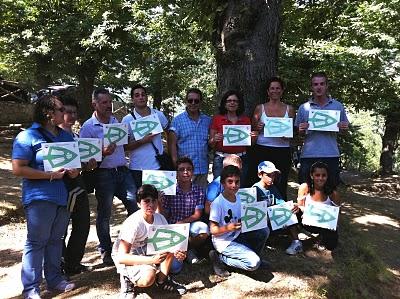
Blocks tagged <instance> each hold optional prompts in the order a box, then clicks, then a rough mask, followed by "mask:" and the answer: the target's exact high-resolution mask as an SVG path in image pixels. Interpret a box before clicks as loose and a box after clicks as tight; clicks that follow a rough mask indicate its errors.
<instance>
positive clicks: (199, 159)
mask: <svg viewBox="0 0 400 299" xmlns="http://www.w3.org/2000/svg"><path fill="white" fill-rule="evenodd" d="M202 99H203V94H202V92H201V91H200V90H199V89H197V88H191V89H189V90H188V91H187V92H186V97H185V102H186V111H184V112H183V113H181V114H179V115H177V116H176V117H175V118H174V119H173V120H172V123H171V127H170V128H169V142H168V145H169V153H170V154H171V157H172V161H173V162H174V164H175V166H176V161H177V160H178V158H179V157H188V158H190V159H191V160H192V161H193V164H194V175H193V183H194V184H197V185H199V186H201V187H203V188H206V187H207V184H208V181H207V175H208V129H209V127H210V123H211V118H210V117H209V116H208V115H205V114H203V113H201V112H200V105H201V102H202Z"/></svg>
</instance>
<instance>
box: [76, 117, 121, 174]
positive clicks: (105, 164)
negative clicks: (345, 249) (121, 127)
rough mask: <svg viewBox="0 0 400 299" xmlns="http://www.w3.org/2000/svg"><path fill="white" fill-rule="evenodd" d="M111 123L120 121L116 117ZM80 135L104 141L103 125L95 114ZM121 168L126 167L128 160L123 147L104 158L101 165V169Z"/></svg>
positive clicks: (118, 147)
mask: <svg viewBox="0 0 400 299" xmlns="http://www.w3.org/2000/svg"><path fill="white" fill-rule="evenodd" d="M109 123H110V124H116V123H118V120H117V119H116V118H115V117H114V116H111V117H110V121H109ZM79 135H80V137H81V138H100V139H103V137H104V133H103V123H101V122H99V120H98V119H97V118H96V116H95V115H94V113H93V115H92V117H91V118H89V119H88V120H87V121H85V122H84V124H83V125H82V128H81V131H80V133H79ZM119 166H126V158H125V152H124V146H123V145H118V146H117V147H116V149H115V151H114V152H113V153H112V154H111V155H109V156H106V157H103V161H102V162H101V164H100V168H115V167H119Z"/></svg>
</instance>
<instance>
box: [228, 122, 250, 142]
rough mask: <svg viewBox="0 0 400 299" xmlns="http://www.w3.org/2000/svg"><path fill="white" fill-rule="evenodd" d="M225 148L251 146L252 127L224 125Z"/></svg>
mask: <svg viewBox="0 0 400 299" xmlns="http://www.w3.org/2000/svg"><path fill="white" fill-rule="evenodd" d="M222 133H223V135H224V139H223V141H222V145H223V146H244V145H245V146H248V145H251V135H250V134H251V126H250V125H223V126H222Z"/></svg>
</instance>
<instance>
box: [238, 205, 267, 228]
mask: <svg viewBox="0 0 400 299" xmlns="http://www.w3.org/2000/svg"><path fill="white" fill-rule="evenodd" d="M265 216H266V214H265V213H264V212H263V211H262V210H260V209H257V208H255V207H247V208H246V212H245V213H244V216H243V217H242V222H244V224H245V225H246V227H247V228H252V227H253V226H256V225H257V224H259V223H260V222H261V220H263V219H264V217H265Z"/></svg>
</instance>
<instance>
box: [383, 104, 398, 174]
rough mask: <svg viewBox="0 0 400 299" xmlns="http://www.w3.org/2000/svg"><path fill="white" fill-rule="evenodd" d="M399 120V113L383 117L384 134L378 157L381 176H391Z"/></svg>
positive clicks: (396, 145) (391, 113)
mask: <svg viewBox="0 0 400 299" xmlns="http://www.w3.org/2000/svg"><path fill="white" fill-rule="evenodd" d="M395 111H396V109H395ZM397 111H398V110H397ZM399 118H400V113H399V112H390V113H388V114H387V115H386V116H385V133H384V134H383V137H382V153H381V157H380V166H381V170H380V174H381V175H386V174H393V166H394V153H395V152H396V149H397V147H398V145H399V144H398V141H399V137H400V123H399Z"/></svg>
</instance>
